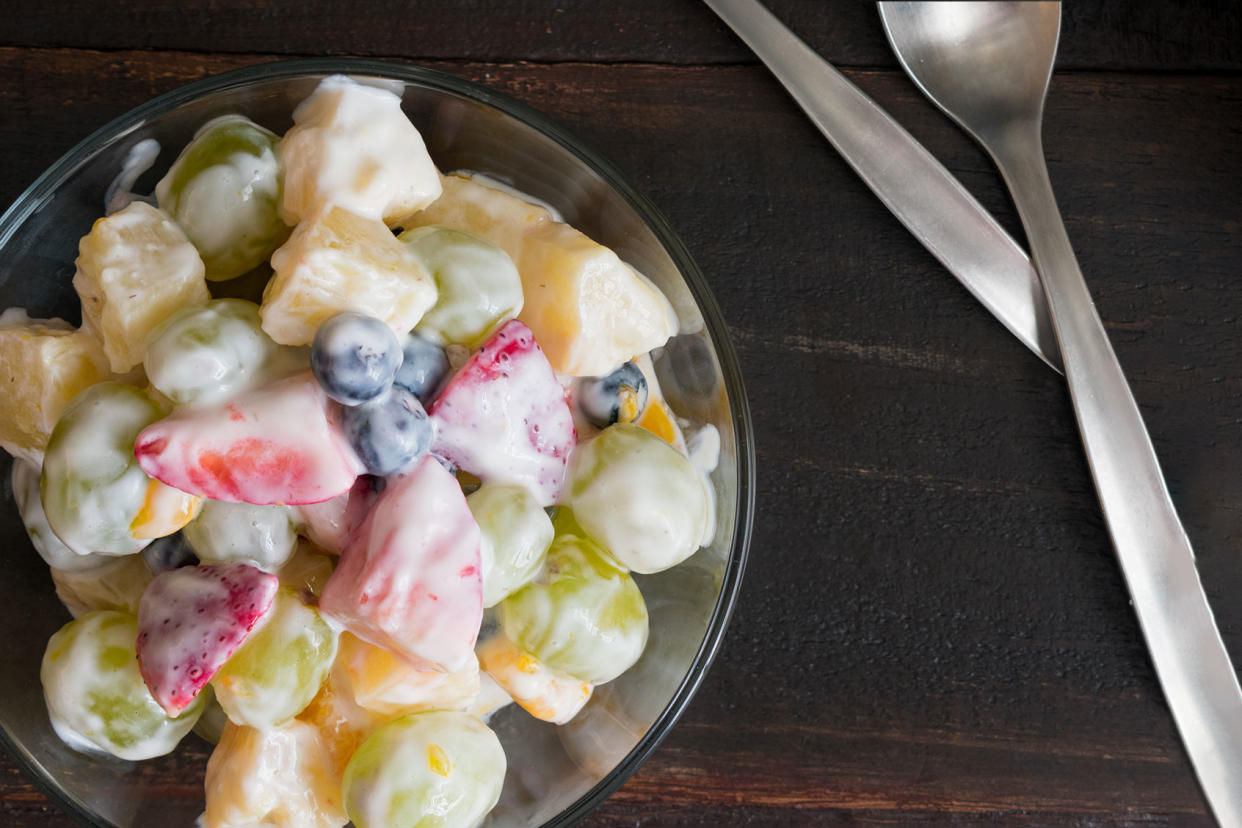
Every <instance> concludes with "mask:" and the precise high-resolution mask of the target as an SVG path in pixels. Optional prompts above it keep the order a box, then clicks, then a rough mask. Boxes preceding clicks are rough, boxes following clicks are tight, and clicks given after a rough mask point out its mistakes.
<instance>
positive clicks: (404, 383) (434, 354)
mask: <svg viewBox="0 0 1242 828" xmlns="http://www.w3.org/2000/svg"><path fill="white" fill-rule="evenodd" d="M402 352H403V355H404V357H403V359H402V361H401V368H400V370H398V371H397V378H396V379H395V380H393V384H394V385H398V386H400V387H401V388H404V389H405V390H406V391H409V392H410V393H411V394H413V395H414V396H416V397H418V398H419V399H420V400H422V401H423V402H427V400H428V399H430V398H431V395H432V394H434V393H435V391H436V388H438V387H439V385H440V381H441V380H443V379H444V375H445V374H447V373H448V370H449V361H448V357H447V356H446V355H445V353H444V349H443V348H441V347H440V346H439V345H437V344H435V343H434V342H432V341H430V340H427V339H423V338H422V337H421V336H418V335H417V334H410V335H409V336H407V337H406V338H405V346H404V348H403V349H402Z"/></svg>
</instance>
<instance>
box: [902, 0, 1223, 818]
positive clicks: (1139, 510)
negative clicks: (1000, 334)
mask: <svg viewBox="0 0 1242 828" xmlns="http://www.w3.org/2000/svg"><path fill="white" fill-rule="evenodd" d="M879 5H880V17H881V19H882V20H883V22H884V28H885V31H886V32H887V34H888V38H889V42H890V43H891V44H892V46H893V50H894V51H895V52H896V53H897V57H898V59H899V60H900V61H901V64H902V66H903V68H904V69H905V70H906V72H907V73H908V74H909V75H910V77H911V78H913V79H914V82H915V83H916V84H918V85H919V88H920V89H922V90H923V92H924V93H925V94H926V95H927V96H928V97H929V98H931V100H932V101H933V102H934V103H935V104H936V105H937V106H939V107H940V108H941V109H943V110H944V111H945V112H946V113H947V114H948V115H949V116H950V117H951V118H953V119H954V120H955V121H957V122H958V123H959V124H960V125H961V126H962V127H964V128H965V129H966V131H967V132H969V133H970V134H971V135H972V136H973V137H974V138H975V139H976V140H977V141H979V143H980V144H982V145H983V148H984V149H986V150H987V151H988V153H989V154H990V155H991V156H992V159H993V161H995V162H996V166H997V167H998V168H999V169H1000V172H1001V175H1002V177H1004V179H1005V183H1006V184H1007V185H1008V187H1009V191H1010V194H1011V195H1012V196H1013V200H1014V204H1015V206H1016V207H1017V208H1018V215H1019V216H1020V217H1021V219H1022V225H1023V227H1024V228H1025V230H1026V235H1027V239H1028V240H1029V242H1030V245H1031V261H1032V262H1033V263H1034V265H1035V269H1036V271H1037V272H1038V273H1039V277H1040V282H1041V284H1042V286H1043V289H1044V295H1045V296H1046V298H1047V300H1048V310H1049V312H1050V314H1051V316H1052V323H1053V328H1054V330H1055V331H1056V335H1057V340H1058V342H1059V344H1060V348H1061V356H1062V358H1063V360H1064V363H1065V379H1066V382H1067V383H1068V384H1069V391H1070V397H1071V399H1072V400H1073V403H1074V414H1075V416H1076V417H1077V419H1078V428H1079V431H1081V433H1082V440H1083V448H1084V449H1085V450H1086V454H1087V461H1088V463H1089V465H1090V468H1091V474H1092V476H1093V477H1094V479H1095V487H1096V491H1097V493H1098V494H1099V497H1100V505H1101V507H1102V509H1103V512H1104V518H1105V521H1106V522H1107V524H1108V531H1109V534H1110V536H1111V537H1112V541H1113V546H1114V547H1115V548H1116V550H1117V558H1118V561H1119V562H1120V564H1121V570H1122V573H1123V575H1124V576H1125V580H1126V585H1127V586H1128V587H1129V590H1130V596H1131V598H1132V599H1133V604H1134V610H1135V613H1136V614H1137V615H1138V620H1139V625H1140V627H1141V628H1142V630H1143V635H1144V637H1145V638H1146V639H1147V646H1148V650H1149V651H1150V652H1151V657H1152V662H1153V664H1154V665H1155V668H1156V675H1157V677H1158V678H1159V680H1160V684H1161V687H1162V689H1163V690H1164V695H1165V698H1166V700H1167V701H1168V703H1169V708H1170V710H1171V711H1172V713H1173V718H1174V721H1175V722H1176V724H1177V727H1178V730H1179V731H1180V733H1181V736H1182V741H1183V743H1184V744H1185V745H1186V750H1187V753H1188V754H1189V756H1190V760H1191V762H1192V763H1193V765H1194V768H1195V772H1196V773H1197V774H1198V777H1199V781H1200V783H1201V785H1202V786H1203V791H1204V793H1205V794H1206V796H1207V799H1208V802H1209V804H1210V805H1211V807H1212V810H1213V811H1214V812H1215V814H1216V817H1217V818H1218V819H1219V820H1220V822H1221V823H1222V824H1223V825H1225V826H1242V688H1240V687H1239V685H1238V676H1237V673H1236V672H1235V671H1234V669H1233V665H1232V664H1231V663H1230V661H1229V654H1228V652H1227V651H1226V650H1225V646H1224V643H1223V642H1222V641H1221V637H1220V632H1219V631H1218V630H1217V628H1216V622H1215V619H1214V618H1213V617H1212V610H1211V607H1210V606H1209V605H1208V602H1207V596H1206V595H1205V594H1204V592H1203V585H1202V584H1201V583H1200V581H1199V573H1198V570H1196V569H1195V564H1194V552H1193V550H1192V549H1191V547H1190V541H1189V539H1188V538H1187V537H1186V532H1185V530H1184V529H1183V528H1182V524H1181V522H1180V521H1179V520H1178V517H1177V512H1176V511H1175V510H1174V508H1173V502H1172V500H1171V499H1170V498H1169V492H1168V489H1167V487H1166V486H1165V482H1164V476H1163V474H1162V473H1161V471H1160V464H1159V462H1158V461H1157V459H1156V453H1155V450H1154V449H1153V448H1152V444H1151V438H1150V437H1148V435H1147V429H1146V427H1145V426H1144V425H1143V420H1142V417H1141V416H1140V415H1139V410H1138V406H1137V404H1136V403H1135V401H1134V395H1133V394H1132V393H1131V391H1130V387H1129V385H1128V384H1127V383H1126V379H1125V375H1124V374H1123V373H1122V370H1121V365H1120V364H1119V363H1118V362H1117V356H1116V354H1114V353H1113V347H1112V344H1111V343H1110V342H1109V340H1108V335H1107V334H1106V333H1105V331H1104V325H1103V323H1102V322H1101V321H1100V317H1099V315H1098V314H1097V313H1096V311H1095V303H1094V302H1093V301H1092V299H1091V294H1090V292H1089V291H1088V290H1087V284H1086V282H1085V281H1084V280H1083V277H1082V273H1081V272H1080V271H1079V269H1078V262H1077V260H1076V259H1075V258H1074V250H1073V248H1072V247H1071V246H1070V241H1069V236H1068V235H1067V234H1066V232H1065V225H1064V224H1063V223H1062V221H1061V214H1060V212H1059V210H1058V209H1057V204H1056V197H1055V196H1054V195H1053V192H1052V184H1051V182H1050V180H1049V178H1048V170H1047V167H1046V166H1045V164H1044V154H1043V145H1042V142H1041V139H1040V124H1041V121H1042V119H1043V107H1044V99H1045V97H1046V95H1047V92H1048V82H1049V80H1050V79H1051V76H1052V66H1053V60H1054V58H1055V57H1056V50H1057V40H1058V38H1059V36H1060V15H1061V10H1060V4H1059V3H1049V2H1038V3H1004V2H974V3H938V2H937V3H917V2H914V3H911V2H882V3H880V4H879Z"/></svg>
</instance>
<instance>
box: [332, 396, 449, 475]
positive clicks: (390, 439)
mask: <svg viewBox="0 0 1242 828" xmlns="http://www.w3.org/2000/svg"><path fill="white" fill-rule="evenodd" d="M341 427H342V428H343V429H344V431H345V435H346V437H347V438H348V439H349V443H350V445H352V446H353V448H354V451H356V452H357V453H358V457H359V458H360V459H361V460H362V463H363V465H365V466H366V467H367V472H369V473H370V474H375V475H381V476H382V475H389V474H396V473H397V472H400V471H402V470H403V469H405V468H406V467H408V466H409V465H410V464H412V463H413V462H414V461H415V460H417V459H418V458H419V457H422V456H423V455H424V454H426V453H427V450H428V449H430V448H431V420H429V419H428V418H427V412H426V411H424V410H423V406H422V403H420V402H419V401H418V397H415V396H414V395H413V394H411V393H410V392H409V391H407V390H405V389H404V388H400V387H398V386H395V385H394V386H393V387H392V388H391V389H390V390H389V391H388V393H386V394H383V395H382V396H380V397H379V399H376V400H372V401H371V402H367V403H363V404H362V405H358V406H352V407H348V408H344V409H342V411H341Z"/></svg>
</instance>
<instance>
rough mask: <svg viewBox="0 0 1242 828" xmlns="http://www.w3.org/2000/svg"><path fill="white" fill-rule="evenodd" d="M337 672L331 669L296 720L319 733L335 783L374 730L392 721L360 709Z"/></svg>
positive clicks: (363, 708) (388, 717)
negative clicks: (330, 764)
mask: <svg viewBox="0 0 1242 828" xmlns="http://www.w3.org/2000/svg"><path fill="white" fill-rule="evenodd" d="M338 665H339V662H338ZM340 672H341V671H340V670H338V669H337V666H333V668H332V672H330V673H328V680H327V681H325V682H324V683H323V684H322V685H320V687H319V692H318V693H316V694H315V698H313V699H311V703H310V704H308V705H307V706H306V709H305V710H303V711H302V712H301V713H299V714H298V715H297V719H296V720H297V721H299V722H305V723H306V724H308V725H310V726H312V727H314V728H315V729H316V730H317V731H318V733H319V739H320V741H321V742H322V744H323V751H324V753H325V754H326V755H327V756H328V758H329V760H330V761H331V763H332V770H333V773H334V774H335V775H336V778H337V779H340V778H341V776H342V775H343V774H344V773H345V766H346V765H347V764H349V759H350V757H351V756H353V755H354V751H355V750H357V749H358V746H359V745H361V744H362V743H363V742H364V741H366V738H367V737H368V736H370V735H371V734H372V733H374V732H375V730H376V728H378V727H379V726H380V725H382V724H384V723H385V722H388V721H391V719H392V717H391V716H385V715H383V714H380V713H378V712H376V711H373V710H367V709H366V708H365V707H362V706H361V705H359V704H358V702H357V701H355V700H354V697H353V694H352V693H351V692H350V689H349V685H348V682H347V680H346V679H345V678H344V677H343V676H342V675H340Z"/></svg>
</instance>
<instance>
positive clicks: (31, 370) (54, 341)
mask: <svg viewBox="0 0 1242 828" xmlns="http://www.w3.org/2000/svg"><path fill="white" fill-rule="evenodd" d="M107 378H108V362H107V360H106V359H104V356H103V354H102V353H100V350H99V343H98V342H97V341H96V340H95V338H94V337H92V336H91V335H90V334H89V333H87V332H85V331H81V330H76V329H74V328H72V327H70V325H69V324H68V323H66V322H62V321H61V320H59V319H51V320H45V319H30V318H28V317H27V316H26V314H25V313H24V312H21V311H6V312H5V313H4V315H3V316H0V388H3V389H4V394H3V395H0V447H3V448H4V449H5V451H7V452H8V453H9V454H12V455H13V456H14V457H22V458H25V459H27V460H30V461H32V462H33V463H35V465H42V463H43V450H44V449H45V448H47V438H48V436H49V435H51V433H52V428H53V426H55V425H56V421H57V420H58V419H60V413H61V411H62V410H63V409H64V407H65V406H66V405H67V404H68V403H69V401H70V400H71V399H73V398H74V397H75V396H77V394H78V392H79V391H82V390H84V389H86V388H88V387H90V386H92V385H94V384H95V383H97V382H103V381H104V380H106V379H107Z"/></svg>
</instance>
